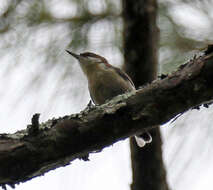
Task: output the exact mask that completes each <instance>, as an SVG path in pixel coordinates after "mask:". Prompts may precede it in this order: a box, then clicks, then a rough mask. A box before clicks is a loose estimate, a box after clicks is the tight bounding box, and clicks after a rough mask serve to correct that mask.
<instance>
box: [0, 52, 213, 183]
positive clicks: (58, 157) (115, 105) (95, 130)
mask: <svg viewBox="0 0 213 190" xmlns="http://www.w3.org/2000/svg"><path fill="white" fill-rule="evenodd" d="M212 78H213V55H212V54H209V55H204V56H201V57H199V58H196V59H193V60H191V61H189V62H188V63H187V64H185V65H183V66H181V67H180V68H179V69H178V71H176V72H174V73H172V74H171V75H169V76H168V77H166V78H164V79H162V80H156V81H154V82H152V83H151V84H149V85H147V86H145V87H143V88H141V89H139V90H137V91H134V92H131V93H127V94H123V95H119V96H117V97H115V98H114V99H113V100H111V101H109V102H108V103H106V104H104V105H101V106H96V107H94V108H91V109H88V108H87V109H85V110H84V111H82V112H81V113H79V114H74V115H71V116H64V117H62V118H58V119H52V120H48V121H47V122H45V123H42V124H39V123H38V121H37V120H33V121H34V123H36V124H34V126H33V127H34V130H35V129H36V130H35V131H36V133H34V132H33V133H31V132H29V131H30V128H31V126H28V129H27V130H22V131H18V132H16V133H14V134H0V163H1V165H0V185H2V186H4V185H5V184H9V185H11V186H13V185H14V184H17V183H19V182H25V181H27V180H30V179H31V178H33V177H36V176H40V175H43V174H44V173H45V172H48V171H50V170H52V169H55V168H58V167H61V166H65V165H68V164H69V163H70V162H71V161H72V160H74V159H76V158H79V159H84V160H87V159H88V156H89V153H95V152H97V151H101V150H102V149H103V148H105V147H107V146H109V145H112V144H113V143H115V142H117V141H119V140H122V139H125V138H127V137H129V136H132V135H134V134H136V133H140V132H142V131H144V129H146V130H147V129H151V128H152V127H151V126H154V125H159V124H164V123H165V122H168V121H169V120H170V119H172V118H173V117H174V116H176V115H177V114H180V113H183V112H185V111H186V110H188V109H190V108H193V107H196V106H199V105H201V104H203V103H205V104H208V103H209V102H210V101H212V100H213V83H212ZM34 119H35V118H34ZM124 123H125V125H124ZM37 124H38V125H39V126H36V125H37ZM36 127H38V130H37V128H36Z"/></svg>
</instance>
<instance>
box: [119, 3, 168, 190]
mask: <svg viewBox="0 0 213 190" xmlns="http://www.w3.org/2000/svg"><path fill="white" fill-rule="evenodd" d="M123 18H124V57H125V65H124V68H125V71H126V72H127V73H128V74H129V75H130V77H131V78H132V79H133V82H134V83H135V85H136V87H138V86H141V85H144V84H146V83H149V82H151V81H153V80H154V79H155V78H156V74H157V62H158V61H157V48H158V37H159V32H158V28H157V24H156V18H157V2H156V0H150V1H146V0H141V1H129V0H123ZM150 133H151V135H152V138H153V141H152V143H151V144H149V145H147V146H146V147H145V148H143V149H141V148H139V147H138V146H137V145H136V143H135V139H134V138H131V140H130V148H131V162H132V176H133V179H132V186H131V189H132V190H142V189H149V190H156V189H159V190H167V189H168V185H167V181H166V170H165V168H164V164H163V158H162V148H161V144H162V141H161V134H160V130H159V128H156V129H153V130H150Z"/></svg>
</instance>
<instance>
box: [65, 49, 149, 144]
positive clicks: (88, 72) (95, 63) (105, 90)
mask: <svg viewBox="0 0 213 190" xmlns="http://www.w3.org/2000/svg"><path fill="white" fill-rule="evenodd" d="M66 52H67V53H69V54H70V55H72V56H73V57H74V58H76V59H77V60H78V62H79V65H80V67H81V69H82V71H83V73H84V75H85V76H86V78H87V81H88V89H89V93H90V97H91V99H92V101H93V103H94V104H95V105H101V104H104V103H106V101H108V100H110V99H112V98H113V97H115V96H117V95H120V94H124V93H126V92H130V91H133V90H135V86H134V83H133V82H132V80H131V78H130V77H129V76H128V75H127V74H126V73H125V72H124V71H122V70H121V69H120V68H118V67H115V66H113V65H111V64H109V63H108V61H107V59H105V58H104V57H102V56H100V55H97V54H95V53H91V52H84V53H81V54H76V53H73V52H71V51H70V50H66ZM135 140H136V143H137V145H138V146H139V147H144V146H145V145H146V144H147V143H151V142H152V137H151V135H150V133H149V132H144V133H142V134H140V135H136V136H135Z"/></svg>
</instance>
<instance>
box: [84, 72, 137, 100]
mask: <svg viewBox="0 0 213 190" xmlns="http://www.w3.org/2000/svg"><path fill="white" fill-rule="evenodd" d="M92 77H94V78H92ZM88 84H89V85H88V87H89V91H90V96H91V98H92V100H93V102H94V103H95V104H103V103H105V102H106V101H107V100H110V99H112V98H113V97H115V96H117V95H119V94H123V93H125V92H127V91H131V90H133V89H134V87H133V86H132V85H131V83H129V82H128V81H125V80H123V79H122V78H120V77H117V76H116V75H114V74H112V73H108V72H102V73H101V72H100V73H96V75H95V76H91V78H88Z"/></svg>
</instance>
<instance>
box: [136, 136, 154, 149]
mask: <svg viewBox="0 0 213 190" xmlns="http://www.w3.org/2000/svg"><path fill="white" fill-rule="evenodd" d="M135 140H136V143H137V145H138V146H139V147H144V146H145V145H146V144H149V143H151V142H152V136H151V135H150V133H149V132H145V133H142V134H140V135H136V136H135Z"/></svg>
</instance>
